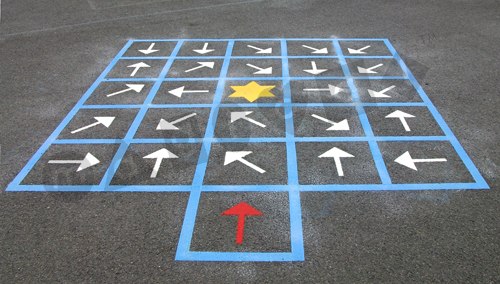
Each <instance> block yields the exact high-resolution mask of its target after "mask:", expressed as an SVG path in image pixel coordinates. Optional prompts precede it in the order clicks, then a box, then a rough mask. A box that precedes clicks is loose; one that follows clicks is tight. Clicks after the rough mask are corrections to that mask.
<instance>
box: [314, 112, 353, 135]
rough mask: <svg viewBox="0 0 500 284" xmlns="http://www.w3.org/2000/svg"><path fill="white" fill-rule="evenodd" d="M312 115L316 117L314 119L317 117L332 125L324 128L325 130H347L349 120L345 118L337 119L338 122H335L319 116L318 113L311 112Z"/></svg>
mask: <svg viewBox="0 0 500 284" xmlns="http://www.w3.org/2000/svg"><path fill="white" fill-rule="evenodd" d="M311 116H312V117H314V118H316V119H319V120H321V121H324V122H326V123H330V124H331V125H332V126H330V127H329V128H327V129H326V130H327V131H331V130H349V122H348V121H347V119H344V120H342V121H339V122H335V121H331V120H329V119H326V118H324V117H322V116H319V115H316V114H311Z"/></svg>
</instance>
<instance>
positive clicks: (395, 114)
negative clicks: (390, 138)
mask: <svg viewBox="0 0 500 284" xmlns="http://www.w3.org/2000/svg"><path fill="white" fill-rule="evenodd" d="M411 117H415V116H414V115H411V114H409V113H406V112H403V111H400V110H396V111H395V112H392V113H390V114H388V115H387V116H386V117H385V118H398V119H399V120H400V121H401V124H403V127H404V129H405V131H407V132H408V131H411V129H410V126H409V125H408V122H407V121H406V119H407V118H411Z"/></svg>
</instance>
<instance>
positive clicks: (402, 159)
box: [394, 151, 447, 171]
mask: <svg viewBox="0 0 500 284" xmlns="http://www.w3.org/2000/svg"><path fill="white" fill-rule="evenodd" d="M446 161H447V160H446V159H445V158H434V159H413V158H412V157H411V155H410V152H408V151H406V152H404V153H403V155H401V156H399V157H398V158H396V160H394V162H396V163H398V164H400V165H403V166H405V167H408V168H410V169H412V170H415V171H418V170H417V166H416V165H415V163H439V162H446Z"/></svg>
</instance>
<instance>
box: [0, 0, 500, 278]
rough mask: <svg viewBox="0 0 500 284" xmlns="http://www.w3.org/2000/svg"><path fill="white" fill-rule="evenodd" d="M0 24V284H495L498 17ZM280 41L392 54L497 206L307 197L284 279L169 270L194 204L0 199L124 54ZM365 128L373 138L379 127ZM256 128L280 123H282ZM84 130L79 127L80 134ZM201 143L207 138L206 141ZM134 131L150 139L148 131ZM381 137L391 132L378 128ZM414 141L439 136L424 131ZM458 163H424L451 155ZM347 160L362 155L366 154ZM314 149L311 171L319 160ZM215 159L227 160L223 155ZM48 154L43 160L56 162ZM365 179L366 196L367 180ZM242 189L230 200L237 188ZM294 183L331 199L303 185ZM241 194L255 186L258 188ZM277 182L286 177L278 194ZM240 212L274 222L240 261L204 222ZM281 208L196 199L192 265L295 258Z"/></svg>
mask: <svg viewBox="0 0 500 284" xmlns="http://www.w3.org/2000/svg"><path fill="white" fill-rule="evenodd" d="M1 8H2V9H1V22H0V50H1V52H0V73H1V76H0V85H1V96H0V121H1V123H0V133H1V135H0V147H1V148H0V189H1V192H0V224H1V226H0V240H1V241H0V252H1V253H0V279H2V281H1V282H5V283H37V282H66V283H68V282H69V283H78V282H99V283H102V282H113V283H138V282H145V283H153V282H203V283H214V282H217V283H219V282H236V281H238V282H264V283H269V282H339V283H366V282H454V283H457V282H475V283H494V282H499V281H500V268H499V267H500V256H499V255H500V238H499V234H500V214H499V213H500V194H499V193H498V189H499V184H498V174H499V171H498V164H499V163H500V161H499V157H500V153H499V146H498V141H499V137H498V133H500V129H499V127H498V117H499V115H500V112H499V110H498V106H499V105H500V102H499V99H498V96H497V94H498V89H499V83H498V77H499V72H498V70H499V57H498V53H499V48H498V45H499V44H500V37H499V33H498V31H499V30H500V16H499V11H500V3H499V2H498V1H466V0H463V1H378V2H374V1H297V0H293V1H278V0H276V1H243V2H237V1H148V2H146V1H144V2H138V1H135V2H134V1H128V0H127V1H113V0H106V1H95V0H88V1H76V0H71V1H62V0H61V1H45V0H43V1H30V2H29V1H25V0H17V1H13V0H11V1H2V7H1ZM282 37H289V38H311V37H314V38H330V37H339V38H388V39H389V40H390V41H391V43H392V44H393V45H394V47H395V48H396V50H397V51H398V52H399V54H400V55H401V56H402V58H403V60H404V61H405V62H406V64H407V65H408V66H409V68H410V70H412V72H413V73H414V75H415V77H416V78H417V80H418V81H419V82H420V84H421V85H422V86H423V88H424V90H425V91H426V93H427V95H428V96H429V97H430V99H431V100H432V102H433V104H434V105H435V106H436V107H437V109H438V110H439V112H440V113H441V115H442V116H443V117H444V120H445V121H446V122H447V124H448V126H449V127H450V128H451V130H452V131H453V133H454V134H455V136H456V137H457V138H458V140H459V141H460V143H461V144H462V146H463V147H464V148H465V150H466V152H467V153H468V154H469V156H470V157H471V159H472V160H473V162H474V164H475V165H476V166H477V168H478V169H479V171H480V172H481V174H482V175H483V177H484V178H485V179H486V181H487V182H488V184H489V186H490V187H491V189H490V190H458V191H457V190H451V191H394V192H387V191H384V192H380V191H378V192H322V193H319V192H303V193H301V201H302V222H303V233H304V247H305V248H304V249H305V261H303V262H274V263H266V262H263V263H262V262H240V263H225V262H180V261H175V252H176V249H177V242H178V240H179V234H180V231H181V227H182V222H183V218H184V213H185V210H186V206H187V201H188V198H189V193H187V192H184V193H141V192H137V193H130V192H126V193H85V192H81V193H61V192H53V193H40V192H38V193H37V192H5V188H6V187H7V185H8V184H9V183H10V182H11V181H12V180H13V179H14V177H15V176H16V175H17V174H18V173H19V171H20V170H21V169H22V167H23V166H24V165H25V164H26V162H27V161H28V160H29V159H30V157H31V156H32V155H33V154H34V153H35V152H36V150H37V149H38V148H39V147H40V145H41V144H42V143H43V142H44V141H45V139H46V138H47V137H48V136H49V135H50V134H51V133H52V132H53V130H54V129H55V128H56V127H57V125H59V123H60V122H61V121H62V120H63V118H64V117H65V116H66V114H67V113H68V112H69V110H70V109H71V108H72V107H73V106H74V105H75V103H76V102H77V101H78V100H79V98H80V97H81V96H82V94H83V93H84V92H85V91H86V90H87V89H88V88H89V86H90V85H91V84H92V83H93V82H94V81H95V79H96V78H97V77H98V76H99V74H100V73H101V72H102V71H103V70H104V69H105V68H106V66H107V65H108V63H109V62H110V61H111V60H112V58H113V57H114V56H115V55H116V54H117V53H118V51H119V50H120V49H121V48H122V47H123V45H124V44H125V42H126V41H127V40H128V39H134V38H142V39H169V38H172V39H175V38H282ZM297 64H301V63H300V62H297ZM174 67H175V66H174ZM118 71H119V70H118ZM118 71H117V72H118ZM236 71H237V70H236ZM150 87H151V86H146V87H145V88H150ZM208 87H209V88H214V86H208ZM102 88H106V86H102ZM292 88H293V85H292ZM136 98H137V99H139V101H140V97H136ZM93 99H95V100H97V101H99V98H93ZM157 99H158V100H161V99H162V98H157ZM297 99H299V100H300V99H301V98H300V97H298V98H297ZM132 103H133V102H132ZM165 103H169V102H165ZM367 113H368V115H373V117H374V119H375V120H377V117H380V116H381V115H382V114H380V113H377V112H376V111H374V112H372V113H370V112H369V111H367ZM151 115H152V116H154V114H151ZM261 115H263V117H268V119H269V121H273V120H275V119H274V118H273V117H272V116H273V115H277V113H273V114H270V115H267V116H266V115H265V114H261ZM422 116H424V117H425V110H422ZM124 117H127V115H126V114H124ZM153 118H154V117H152V119H153ZM78 122H79V121H78V118H77V120H75V121H74V123H76V124H75V127H76V126H77V125H80V124H78ZM81 123H82V124H83V121H82V122H81ZM123 123H125V122H123ZM303 123H305V125H307V123H308V122H307V121H306V120H305V119H304V120H303ZM425 126H427V127H425ZM278 128H279V127H278ZM278 128H277V129H276V130H275V133H279V131H280V130H279V129H278ZM306 128H307V127H306ZM123 129H125V130H126V126H125V125H123V126H120V125H119V124H118V125H117V130H116V132H113V133H114V134H117V135H118V134H119V131H121V130H123ZM125 130H123V131H125ZM192 130H193V131H194V132H200V133H202V132H203V129H199V128H196V127H195V126H193V129H192ZM139 131H142V132H140V133H143V134H144V135H146V136H147V135H152V134H151V131H149V130H148V129H140V130H139ZM217 131H218V132H217ZM228 131H230V130H228V126H224V125H220V129H216V133H219V134H220V135H222V136H223V135H226V134H225V133H227V132H228ZM271 131H273V130H272V129H271ZM304 131H305V130H304ZM379 131H381V132H382V133H392V132H391V131H394V130H393V129H392V128H391V127H385V126H383V125H382V126H381V127H380V128H379ZM419 131H422V133H434V132H435V131H437V130H436V129H434V128H433V124H432V121H429V122H428V123H427V122H426V123H425V125H424V126H422V127H420V128H419ZM103 135H106V133H103ZM303 135H305V136H307V135H308V134H307V133H306V132H304V133H303ZM361 144H362V143H361ZM388 144H389V143H388ZM396 144H397V143H396ZM105 146H106V147H101V148H99V147H97V146H96V148H95V149H96V151H97V152H100V153H102V155H111V153H112V151H114V150H110V149H109V148H113V147H114V146H113V145H105ZM217 146H218V145H217ZM236 146H237V145H236ZM447 146H448V145H433V146H430V147H432V148H433V149H438V150H439V149H442V151H444V152H446V151H448V150H447ZM176 147H178V151H180V152H183V151H184V152H186V153H190V152H193V151H199V150H198V149H192V147H191V146H190V145H181V144H179V145H176ZM269 147H270V150H269V151H271V152H273V153H274V154H275V155H276V157H275V158H273V157H262V158H263V159H265V158H269V159H274V160H275V163H276V164H277V165H281V164H283V163H284V162H285V161H282V160H280V158H279V157H283V155H281V154H280V153H281V152H282V151H284V150H283V149H281V148H280V145H274V144H271V143H270V145H269ZM273 147H274V148H273ZM300 147H302V146H301V145H300V144H299V145H298V147H297V148H300ZM352 147H353V151H361V152H362V151H367V149H366V148H367V147H366V145H352ZM397 147H398V146H391V145H387V144H381V149H384V148H387V149H388V150H387V152H388V153H389V154H388V155H389V156H390V157H391V158H394V157H393V156H391V155H396V154H395V153H392V154H391V152H390V151H391V149H394V148H397ZM422 147H423V146H422ZM105 148H108V149H105ZM303 148H304V149H303V150H304V152H302V153H304V155H305V156H308V155H306V153H307V151H312V149H311V148H310V147H303ZM214 149H215V151H214V153H216V154H217V155H219V154H220V155H222V154H221V153H222V152H220V151H222V150H221V149H220V148H217V147H216V148H214ZM56 150H57V149H56ZM80 150H81V149H80ZM325 150H326V149H325ZM438 150H436V151H438ZM78 151H79V150H78V149H65V151H64V153H66V155H68V158H70V157H71V153H77V152H78ZM439 151H441V150H439ZM148 152H150V149H148V145H139V146H137V147H136V148H135V149H134V152H131V153H130V156H126V158H125V160H127V161H130V163H129V164H130V167H138V168H139V172H141V170H143V168H142V167H141V166H140V165H139V166H137V163H136V162H134V161H137V160H140V157H142V156H143V155H144V154H145V153H148ZM55 153H58V152H57V151H55ZM48 154H49V156H47V157H45V158H50V157H51V156H50V153H48ZM137 157H139V158H137ZM281 159H282V158H281ZM302 161H304V162H307V159H304V160H302ZM185 162H186V166H185V167H183V169H184V170H185V171H186V172H188V173H190V172H192V171H193V170H194V169H192V168H190V166H188V165H187V164H189V161H185ZM210 163H217V160H214V161H209V165H210ZM279 167H281V166H279ZM306 168H307V166H306ZM322 168H325V167H322V166H318V170H321V169H322ZM35 169H36V168H35ZM299 169H300V161H299ZM44 170H45V169H44V168H41V169H40V170H39V171H34V172H33V173H31V174H30V175H29V176H28V178H30V179H33V180H32V182H34V183H40V182H43V183H46V184H61V183H63V182H64V181H68V173H65V172H64V171H62V172H60V173H58V174H57V175H53V174H52V173H51V172H44ZM121 170H122V171H124V172H123V174H122V173H121V172H120V170H119V171H118V175H117V176H116V177H115V179H114V180H113V181H112V183H114V184H119V185H120V184H128V183H129V182H130V176H129V175H127V168H124V169H121ZM307 170H309V169H307ZM94 171H95V174H92V173H89V174H88V175H89V176H88V178H86V177H84V178H82V179H81V180H80V182H88V183H92V180H91V178H92V177H95V175H98V174H99V172H100V171H102V169H101V168H95V169H94ZM389 171H391V168H389ZM394 171H396V173H395V177H396V179H397V180H398V181H401V182H413V180H412V177H410V176H406V175H398V173H397V170H394ZM439 173H441V176H440V178H441V179H437V181H438V182H439V181H442V180H443V179H445V180H446V179H450V180H456V179H463V180H465V181H467V180H468V179H470V177H468V176H467V173H466V172H463V170H462V169H460V167H459V166H458V165H457V166H456V167H454V171H451V172H450V173H449V174H446V169H441V168H439V167H438V168H436V169H435V170H434V173H432V172H430V173H428V174H429V176H430V178H434V177H435V176H436V175H439ZM443 173H445V174H443ZM146 174H147V171H146ZM218 175H220V173H218V172H216V171H215V172H211V171H210V168H209V170H208V171H207V177H208V180H210V181H213V182H214V183H217V182H218V181H219V180H220V177H219V176H218ZM357 175H359V178H360V179H367V180H370V179H373V175H366V176H363V173H361V172H360V173H358V174H357ZM322 177H323V178H325V176H324V175H323V176H322ZM234 179H236V180H229V181H228V182H229V184H231V183H233V182H238V180H237V178H234ZM299 179H301V180H303V181H304V182H305V183H313V184H314V183H322V182H326V183H328V182H330V181H328V180H326V181H325V180H321V179H319V180H318V178H317V177H314V176H312V177H311V175H308V174H307V173H306V174H305V175H303V176H300V175H299ZM325 179H328V178H325ZM226 180H227V179H226ZM241 180H242V181H245V182H249V183H252V182H254V181H255V178H252V176H243V177H242V179H241ZM282 180H283V177H282V176H279V174H277V175H275V176H274V177H273V178H271V179H270V180H269V181H267V182H268V183H281V182H282ZM72 182H74V181H72ZM141 182H143V183H145V184H148V182H147V181H141ZM164 182H166V183H169V182H175V183H181V184H184V183H189V181H186V180H185V178H184V177H183V176H168V177H165V180H164ZM354 182H355V181H354ZM374 182H375V181H374ZM239 200H246V201H248V202H249V203H256V204H260V205H261V207H260V208H259V209H261V210H262V211H265V212H268V214H267V215H265V216H266V218H269V220H270V222H269V223H260V224H257V225H255V224H254V225H253V227H250V228H252V229H255V230H248V232H247V235H246V237H247V238H248V239H249V240H251V239H256V241H255V242H253V243H249V246H248V247H244V248H242V247H239V246H235V245H234V244H232V243H231V244H229V243H228V242H224V241H223V240H224V239H227V238H232V237H233V233H234V232H233V231H230V230H234V223H233V222H231V219H230V217H221V218H220V219H218V217H219V216H217V217H214V215H211V214H209V213H210V212H220V211H222V210H225V209H226V208H227V207H228V206H230V205H231V204H234V203H236V202H238V201H239ZM287 206H288V198H287V197H286V193H279V192H266V193H230V194H224V193H203V194H202V196H201V201H200V207H199V208H200V210H201V211H200V212H201V213H200V215H199V216H198V217H199V219H197V223H196V225H195V227H194V234H193V239H192V248H193V249H196V250H212V251H218V250H229V251H232V250H241V251H245V250H252V251H254V250H261V251H288V250H289V249H290V248H289V243H288V242H286V241H283V240H286V239H289V238H290V236H289V232H287V230H288V227H289V224H288V222H286V221H284V220H287V219H288V218H289V216H288V215H287V214H288V211H287V210H284V209H283V208H286V207H287ZM217 214H220V213H217ZM255 218H257V217H255ZM249 222H250V221H249ZM249 226H252V223H249ZM277 228H278V229H277ZM228 232H229V233H228ZM256 232H265V233H264V234H262V235H259V234H256ZM280 232H281V233H280Z"/></svg>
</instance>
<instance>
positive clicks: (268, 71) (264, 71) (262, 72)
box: [247, 63, 273, 75]
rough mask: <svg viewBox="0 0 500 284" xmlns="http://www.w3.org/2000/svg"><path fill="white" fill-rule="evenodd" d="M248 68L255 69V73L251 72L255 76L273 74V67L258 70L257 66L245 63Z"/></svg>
mask: <svg viewBox="0 0 500 284" xmlns="http://www.w3.org/2000/svg"><path fill="white" fill-rule="evenodd" d="M247 66H248V67H252V68H254V69H257V71H255V72H253V74H256V75H270V74H273V67H267V68H260V67H259V66H255V65H252V64H250V63H247Z"/></svg>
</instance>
